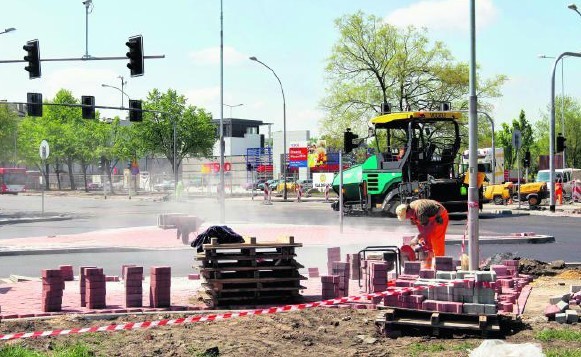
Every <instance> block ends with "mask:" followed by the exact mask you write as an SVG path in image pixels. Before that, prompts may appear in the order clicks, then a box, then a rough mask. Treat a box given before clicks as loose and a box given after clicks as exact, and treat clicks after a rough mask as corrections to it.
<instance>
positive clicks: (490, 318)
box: [375, 308, 504, 337]
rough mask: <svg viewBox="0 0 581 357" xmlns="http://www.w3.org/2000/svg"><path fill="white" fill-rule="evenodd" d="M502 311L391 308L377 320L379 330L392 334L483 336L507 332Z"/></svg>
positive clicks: (380, 314)
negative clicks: (489, 312)
mask: <svg viewBox="0 0 581 357" xmlns="http://www.w3.org/2000/svg"><path fill="white" fill-rule="evenodd" d="M502 319H503V317H502V316H501V315H469V314H452V313H444V312H434V311H426V310H412V309H403V308H388V309H386V310H382V311H381V312H380V313H379V314H378V315H377V318H376V320H375V326H376V327H377V329H378V331H379V333H381V334H383V335H386V336H388V337H396V336H401V335H404V334H423V335H425V334H428V335H433V336H440V335H443V334H452V333H458V332H460V331H461V332H463V333H472V334H479V335H481V336H483V337H488V336H490V335H493V334H496V335H503V334H504V328H502V327H501V326H502V325H503V321H501V320H502Z"/></svg>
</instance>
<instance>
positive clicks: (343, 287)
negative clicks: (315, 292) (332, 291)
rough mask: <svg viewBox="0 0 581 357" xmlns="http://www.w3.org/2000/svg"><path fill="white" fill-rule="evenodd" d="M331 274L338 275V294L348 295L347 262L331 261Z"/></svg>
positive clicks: (340, 295) (341, 295)
mask: <svg viewBox="0 0 581 357" xmlns="http://www.w3.org/2000/svg"><path fill="white" fill-rule="evenodd" d="M331 267H332V268H331V269H332V270H331V275H333V276H338V277H339V296H338V297H343V296H349V269H350V267H349V263H345V262H333V264H332V265H331Z"/></svg>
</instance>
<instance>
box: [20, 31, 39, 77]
mask: <svg viewBox="0 0 581 357" xmlns="http://www.w3.org/2000/svg"><path fill="white" fill-rule="evenodd" d="M22 48H23V49H24V50H25V51H26V52H27V54H26V56H24V60H25V61H27V62H28V66H26V67H24V69H25V70H27V71H28V78H30V79H34V78H40V47H39V44H38V40H31V41H28V42H26V45H24V46H22Z"/></svg>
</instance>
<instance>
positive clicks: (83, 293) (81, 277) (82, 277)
mask: <svg viewBox="0 0 581 357" xmlns="http://www.w3.org/2000/svg"><path fill="white" fill-rule="evenodd" d="M89 268H96V267H93V266H85V267H80V268H79V286H80V293H81V307H86V306H87V303H86V300H85V297H86V295H87V294H86V293H87V287H86V285H85V270H87V269H89Z"/></svg>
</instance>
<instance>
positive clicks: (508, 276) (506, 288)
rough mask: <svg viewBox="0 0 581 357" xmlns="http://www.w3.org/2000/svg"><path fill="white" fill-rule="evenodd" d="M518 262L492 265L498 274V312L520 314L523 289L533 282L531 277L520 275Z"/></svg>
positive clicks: (491, 267) (491, 268)
mask: <svg viewBox="0 0 581 357" xmlns="http://www.w3.org/2000/svg"><path fill="white" fill-rule="evenodd" d="M518 264H519V261H518V260H514V259H508V260H504V261H503V262H502V264H497V265H491V266H490V270H491V271H493V272H495V273H496V277H497V280H496V286H495V290H496V294H497V295H496V296H497V307H498V310H500V311H502V312H505V313H512V312H518V310H517V308H518V307H519V306H518V300H519V297H520V294H521V291H522V290H523V288H524V287H525V286H526V285H528V284H529V283H530V282H531V281H532V277H531V276H530V275H524V274H519V272H518Z"/></svg>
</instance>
